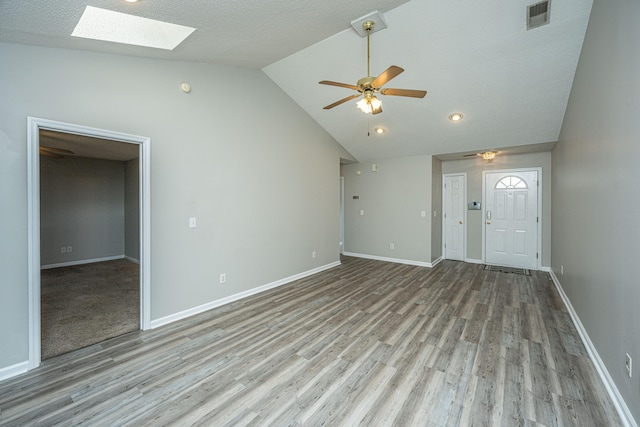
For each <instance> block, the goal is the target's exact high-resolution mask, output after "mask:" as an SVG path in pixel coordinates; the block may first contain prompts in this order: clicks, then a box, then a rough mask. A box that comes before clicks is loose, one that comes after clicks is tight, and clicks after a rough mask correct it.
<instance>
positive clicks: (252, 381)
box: [0, 258, 622, 426]
mask: <svg viewBox="0 0 640 427" xmlns="http://www.w3.org/2000/svg"><path fill="white" fill-rule="evenodd" d="M0 425H3V426H4V425H12V426H13V425H109V426H113V425H118V426H120V425H135V426H141V425H154V426H156V425H180V426H184V425H195V426H298V425H304V426H320V425H329V426H334V425H349V426H352V425H363V426H471V425H474V426H616V425H622V424H621V421H620V418H619V416H618V414H617V413H616V411H615V409H614V406H613V404H612V403H611V401H610V399H609V397H608V395H607V394H606V392H605V389H604V386H603V385H602V383H601V381H600V379H599V377H598V376H597V373H596V371H595V368H594V366H593V363H592V362H591V360H590V359H589V358H588V356H587V353H586V351H585V349H584V347H583V345H582V342H581V341H580V338H579V336H578V334H577V331H576V330H575V327H574V325H573V323H572V322H571V319H570V317H569V314H568V312H567V311H566V308H565V307H564V305H563V303H562V300H561V299H560V297H559V295H558V294H557V292H556V290H555V288H554V286H553V282H552V281H551V280H550V278H549V275H548V274H547V273H543V272H538V271H533V272H532V276H521V275H515V274H509V273H500V272H491V271H485V270H483V266H481V265H473V264H465V263H460V262H454V261H444V262H442V263H440V264H439V265H437V266H436V267H434V268H433V269H428V268H423V267H414V266H407V265H400V264H391V263H385V262H381V261H372V260H364V259H358V258H344V259H343V264H342V265H341V266H339V267H336V268H333V269H331V270H328V271H326V272H323V273H320V274H317V275H314V276H311V277H308V278H305V279H302V280H299V281H297V282H294V283H291V284H288V285H285V286H282V287H280V288H277V289H273V290H271V291H268V292H265V293H262V294H259V295H256V296H253V297H250V298H247V299H244V300H242V301H237V302H235V303H232V304H229V305H226V306H223V307H220V308H217V309H214V310H211V311H209V312H207V313H203V314H200V315H198V316H194V317H192V318H189V319H185V320H183V321H179V322H175V323H173V324H171V325H167V326H165V327H162V328H158V329H155V330H152V331H145V332H141V331H137V332H133V333H130V334H127V335H123V336H121V337H117V338H114V339H111V340H109V341H105V342H103V343H101V344H96V345H94V346H91V347H87V348H84V349H81V350H78V351H75V352H73V353H69V354H66V355H62V356H59V357H56V358H52V359H49V360H47V361H46V362H44V363H43V364H42V366H41V367H40V368H38V369H36V370H33V371H31V372H29V373H26V374H24V375H21V376H19V377H16V378H13V379H11V380H7V381H4V382H2V383H0Z"/></svg>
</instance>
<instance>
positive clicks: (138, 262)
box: [124, 255, 140, 264]
mask: <svg viewBox="0 0 640 427" xmlns="http://www.w3.org/2000/svg"><path fill="white" fill-rule="evenodd" d="M124 259H126V260H127V261H131V262H132V263H134V264H140V260H139V259H136V258H131V257H130V256H126V255H125V256H124Z"/></svg>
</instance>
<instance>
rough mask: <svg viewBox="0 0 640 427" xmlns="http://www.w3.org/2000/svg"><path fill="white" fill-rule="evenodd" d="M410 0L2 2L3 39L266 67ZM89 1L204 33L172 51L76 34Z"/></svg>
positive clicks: (0, 32) (0, 25)
mask: <svg viewBox="0 0 640 427" xmlns="http://www.w3.org/2000/svg"><path fill="white" fill-rule="evenodd" d="M406 1H407V0H349V1H344V0H324V1H322V2H317V1H311V0H298V1H282V0H225V1H221V0H189V1H175V0H141V1H140V2H138V3H127V2H125V1H123V0H117V1H116V0H90V1H85V2H83V1H72V0H55V1H54V0H37V1H0V41H4V42H15V43H28V44H35V45H41V46H51V47H64V48H70V49H85V50H92V51H99V52H110V53H119V54H124V55H131V56H142V57H148V58H161V59H171V60H179V61H196V62H211V63H219V64H229V65H238V66H246V67H254V68H262V67H264V66H265V65H268V64H271V63H273V62H275V61H277V60H280V59H282V58H284V57H286V56H288V55H291V54H292V53H295V52H297V51H299V50H300V49H303V48H305V47H308V46H310V45H312V44H314V43H316V42H319V41H321V40H323V39H325V38H327V37H330V36H332V35H333V34H335V33H337V32H340V31H342V30H345V29H346V28H349V23H350V22H351V21H352V20H353V19H356V18H358V17H360V16H362V15H364V14H366V13H368V12H369V11H371V10H375V9H377V10H380V11H383V12H384V11H388V10H390V9H392V8H394V7H396V6H398V5H400V4H402V3H405V2H406ZM87 5H90V6H94V7H99V8H103V9H109V10H113V11H116V12H123V13H129V14H132V15H137V16H141V17H144V18H150V19H156V20H160V21H165V22H170V23H172V24H180V25H185V26H189V27H195V28H196V31H195V32H194V33H193V34H191V35H190V36H189V37H188V38H187V39H186V40H185V41H184V42H183V43H182V44H181V45H180V46H178V47H177V48H176V49H175V50H173V51H170V52H167V51H163V50H161V49H150V48H142V47H135V46H125V45H119V44H115V43H109V42H100V41H95V40H83V39H78V38H74V37H70V36H69V35H70V34H71V33H72V31H73V29H74V28H75V26H76V24H77V23H78V20H79V19H80V16H81V15H82V12H83V11H84V9H85V6H87Z"/></svg>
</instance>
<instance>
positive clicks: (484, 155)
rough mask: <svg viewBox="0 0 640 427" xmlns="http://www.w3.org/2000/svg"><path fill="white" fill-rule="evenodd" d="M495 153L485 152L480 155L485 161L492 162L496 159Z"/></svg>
mask: <svg viewBox="0 0 640 427" xmlns="http://www.w3.org/2000/svg"><path fill="white" fill-rule="evenodd" d="M496 154H498V152H497V151H485V152H484V153H482V154H481V156H482V158H483V159H485V160H493V159H495V158H496Z"/></svg>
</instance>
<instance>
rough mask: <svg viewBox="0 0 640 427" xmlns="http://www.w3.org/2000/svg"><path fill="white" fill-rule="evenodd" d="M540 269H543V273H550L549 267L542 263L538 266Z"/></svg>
mask: <svg viewBox="0 0 640 427" xmlns="http://www.w3.org/2000/svg"><path fill="white" fill-rule="evenodd" d="M540 271H544V272H545V273H551V267H545V266H544V265H543V266H542V267H540Z"/></svg>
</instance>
